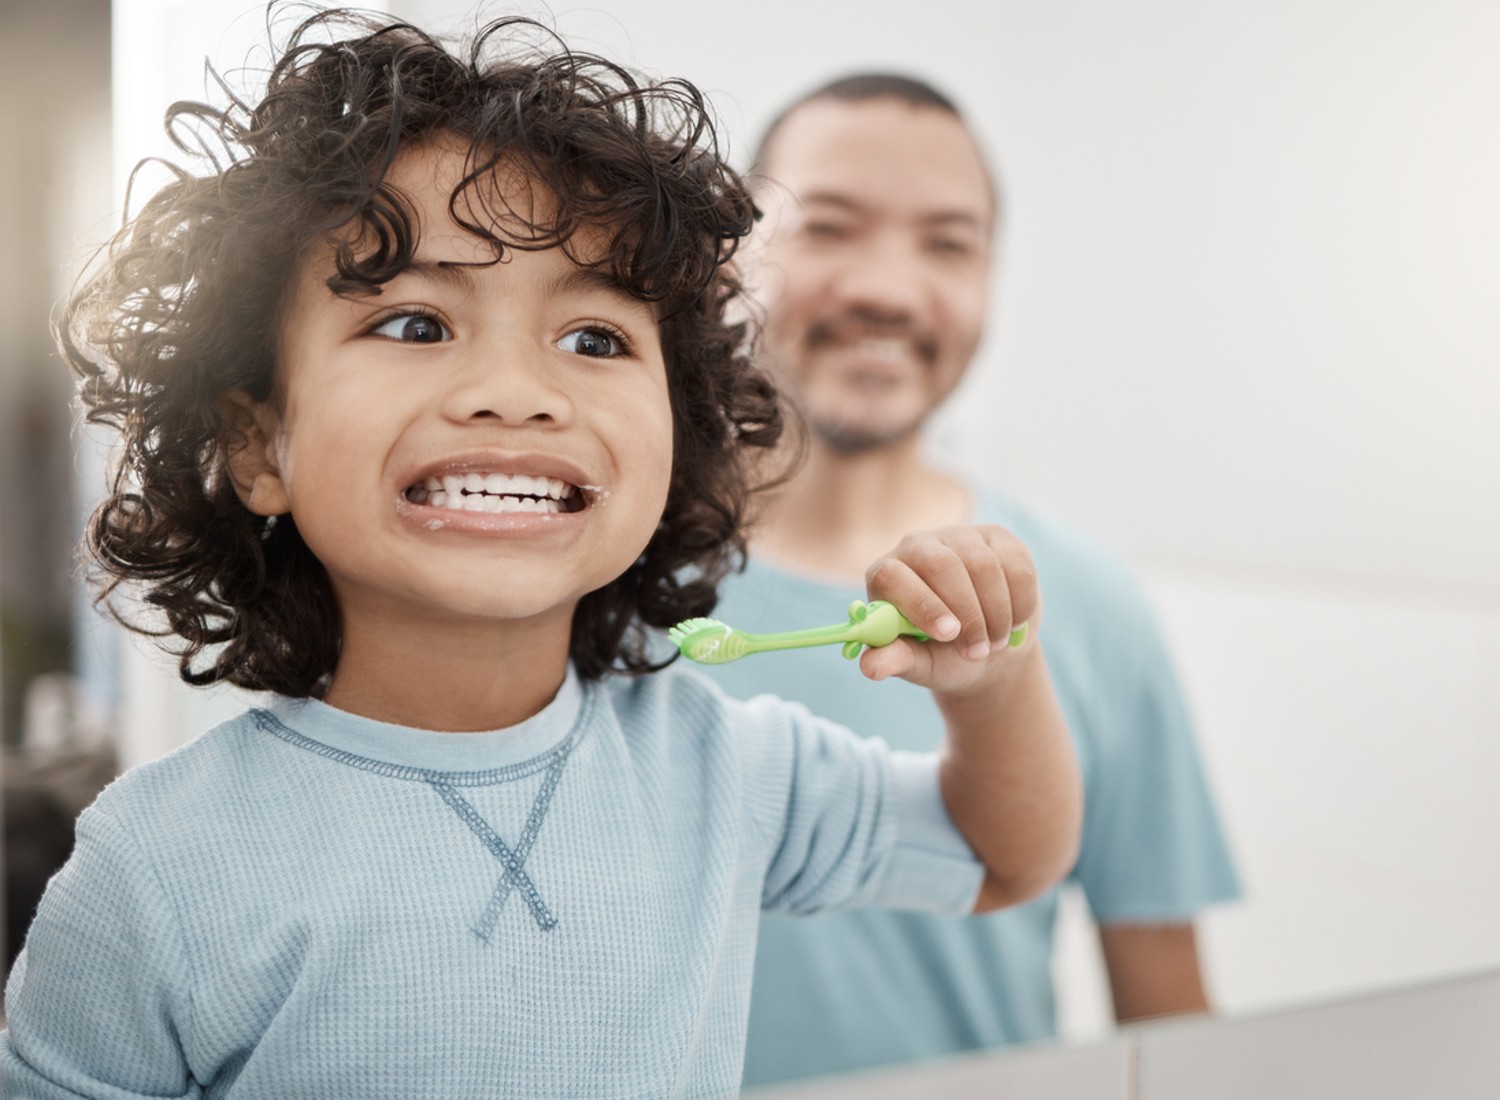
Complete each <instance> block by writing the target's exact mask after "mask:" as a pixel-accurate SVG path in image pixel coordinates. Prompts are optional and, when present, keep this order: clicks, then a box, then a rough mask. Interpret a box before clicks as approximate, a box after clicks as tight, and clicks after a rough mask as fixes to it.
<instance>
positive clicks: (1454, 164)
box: [116, 0, 1500, 1036]
mask: <svg viewBox="0 0 1500 1100" xmlns="http://www.w3.org/2000/svg"><path fill="white" fill-rule="evenodd" d="M116 10H117V30H118V34H119V38H118V42H119V47H118V48H117V51H116V62H117V76H116V80H117V89H118V93H119V98H118V100H117V103H118V105H119V112H120V113H119V115H118V116H117V117H118V118H119V123H118V126H117V131H116V132H117V139H118V140H117V148H118V149H119V155H120V156H121V157H123V158H128V159H133V158H134V157H135V156H138V155H140V153H141V152H142V151H143V149H142V146H143V144H144V138H141V139H140V140H137V139H138V138H140V136H141V135H142V133H143V131H142V130H141V129H140V127H141V125H142V122H141V120H142V119H143V118H144V119H149V118H151V117H152V112H155V113H156V116H155V117H159V112H160V109H161V108H162V107H163V106H165V104H166V103H167V102H168V101H169V100H170V99H172V98H176V97H178V96H181V95H184V94H187V95H195V94H197V93H198V92H199V91H200V90H201V89H202V86H203V81H202V60H201V59H202V55H203V53H204V52H205V51H211V52H213V53H214V56H215V58H216V59H218V60H222V62H223V64H224V65H226V66H229V67H232V66H234V65H235V64H236V63H237V62H238V61H239V60H240V59H242V58H243V57H244V53H245V45H246V44H247V43H248V41H249V40H250V38H253V37H255V35H256V34H258V32H259V28H260V24H261V16H260V14H259V12H260V9H259V8H257V7H255V6H254V5H249V4H246V3H243V2H242V0H232V2H226V0H192V2H191V3H189V2H187V0H117V4H116ZM391 10H394V11H397V12H398V13H401V14H403V15H407V16H409V17H412V18H413V19H415V20H417V21H418V22H422V23H427V24H431V23H434V22H440V23H446V24H448V25H450V26H456V25H461V24H462V23H464V22H465V21H466V20H467V22H468V23H469V25H472V8H471V7H470V6H469V4H468V3H466V2H465V0H392V3H391ZM850 10H851V9H850V8H849V7H848V6H847V5H843V4H839V5H834V4H831V3H830V4H826V5H820V4H809V3H807V2H806V0H801V2H797V3H793V2H791V0H765V2H763V3H761V4H760V5H758V6H757V7H755V8H754V9H753V10H743V9H737V8H730V7H728V6H724V7H706V6H704V5H702V4H695V3H689V2H688V0H611V3H609V4H608V5H607V6H605V5H596V6H593V7H589V8H585V7H582V6H577V7H574V6H570V5H568V4H566V3H559V4H557V5H556V7H555V9H554V11H553V15H552V18H555V21H556V23H557V24H558V26H559V27H560V29H561V30H562V31H563V32H564V33H565V34H567V35H568V36H569V38H570V40H571V41H572V42H573V44H574V45H575V46H578V47H580V48H591V49H596V50H599V51H601V52H604V53H607V54H609V55H611V56H614V57H618V58H620V59H622V60H625V61H627V62H629V63H632V64H634V65H636V66H638V67H644V68H648V69H651V70H654V71H656V72H657V73H660V74H663V75H682V76H687V77H689V78H690V79H693V80H694V81H695V82H697V83H699V84H700V85H701V86H703V87H704V88H705V89H706V90H707V91H708V92H709V93H710V94H711V95H712V97H713V100H714V103H715V105H716V106H717V108H718V110H719V113H720V115H721V119H722V122H723V126H724V130H725V134H726V136H727V138H728V139H729V142H730V146H731V149H732V151H733V152H734V153H735V155H736V156H737V157H738V159H740V160H741V161H743V159H744V156H745V154H746V152H747V150H748V146H749V145H750V143H751V141H752V140H753V136H754V134H755V133H756V132H757V131H758V129H759V127H760V126H761V125H763V124H764V122H765V121H766V120H767V119H768V118H769V117H770V115H771V114H772V113H773V111H774V110H775V109H776V108H777V107H778V106H779V105H780V104H781V103H782V102H783V101H784V100H785V99H786V98H788V97H789V96H791V95H793V94H795V93H796V92H798V91H800V90H802V89H803V88H805V87H807V86H809V85H811V84H813V83H816V82H818V81H820V80H822V79H823V78H825V77H827V76H829V75H832V74H834V73H837V72H841V71H845V70H848V69H851V68H855V67H870V66H885V67H900V68H904V69H907V70H909V71H914V72H916V73H918V74H921V75H925V76H927V77H929V78H932V79H934V80H936V81H938V82H939V83H940V84H941V85H943V86H944V87H946V88H947V89H949V90H950V91H951V92H952V93H953V94H954V95H955V97H956V98H957V99H958V100H959V101H961V102H962V103H963V104H965V105H966V107H967V109H968V111H969V113H970V115H971V116H972V119H973V122H974V124H975V126H976V128H977V129H978V131H979V132H980V134H981V136H982V137H983V139H984V141H985V143H986V144H987V146H988V147H989V148H990V149H991V151H992V152H993V153H994V154H995V156H996V158H997V160H998V161H999V163H1000V165H1001V169H1002V175H1003V178H1004V183H1005V194H1006V206H1007V213H1006V226H1005V235H1004V262H1003V273H1002V278H1001V279H1000V281H999V283H998V286H997V288H996V301H995V308H996V313H995V317H996V321H995V326H994V329H993V331H992V333H991V335H990V338H989V340H988V342H987V344H986V347H985V349H984V351H983V355H982V361H981V363H980V364H979V365H978V366H977V367H976V369H975V371H974V372H973V374H972V376H971V379H970V381H969V382H968V383H967V385H966V387H965V389H964V391H963V399H962V400H961V401H958V402H955V403H954V404H953V407H952V408H951V409H950V411H949V412H948V413H947V414H946V415H945V416H944V417H943V419H942V422H941V425H940V427H939V430H938V431H937V432H936V433H935V437H934V446H935V447H936V448H937V449H938V450H939V452H940V453H941V454H943V455H944V456H946V457H947V458H948V459H950V460H951V461H953V462H954V463H955V464H958V465H960V466H963V467H966V468H969V469H973V470H976V471H979V472H982V473H983V474H984V475H985V476H987V477H989V478H991V479H992V480H994V481H997V482H999V483H1000V484H1002V485H1004V486H1006V487H1007V488H1009V489H1011V490H1013V491H1015V492H1016V493H1018V494H1020V495H1022V496H1024V497H1027V498H1029V499H1031V500H1032V501H1033V502H1035V503H1037V504H1040V505H1044V506H1047V507H1049V508H1052V509H1054V510H1056V511H1058V512H1061V513H1063V514H1065V515H1068V516H1070V517H1071V518H1072V519H1073V520H1075V521H1077V522H1079V523H1081V524H1083V525H1084V526H1086V527H1090V528H1092V529H1094V530H1095V531H1097V532H1098V533H1100V534H1101V535H1103V536H1104V537H1105V538H1107V539H1108V540H1109V541H1111V542H1113V543H1114V544H1115V545H1116V546H1118V547H1119V548H1120V549H1121V550H1122V551H1124V552H1125V553H1126V554H1127V555H1128V556H1130V557H1131V558H1132V560H1133V561H1134V562H1135V563H1136V564H1137V566H1138V567H1139V568H1140V570H1141V572H1142V575H1143V577H1144V578H1145V580H1146V582H1147V584H1148V587H1149V589H1150V591H1151V593H1152V595H1153V596H1154V598H1155V600H1156V602H1157V605H1158V607H1159V609H1160V612H1161V615H1162V619H1163V622H1164V625H1165V627H1166V629H1167V632H1168V634H1169V636H1170V637H1171V639H1172V641H1173V642H1174V645H1175V650H1176V653H1177V655H1178V659H1179V662H1180V664H1181V668H1182V672H1183V677H1184V682H1185V684H1186V686H1187V690H1188V692H1189V695H1190V697H1191V701H1192V704H1193V707H1194V709H1195V712H1196V713H1197V715H1198V717H1199V719H1200V722H1201V726H1202V743H1203V748H1204V752H1205V756H1206V759H1207V763H1208V766H1209V770H1210V773H1211V775H1212V777H1213V779H1214V782H1215V785H1216V787H1217V789H1218V790H1219V792H1220V794H1221V797H1222V801H1223V806H1224V810H1225V814H1226V817H1227V819H1228V822H1229V826H1230V829H1231V832H1232V835H1233V840H1234V844H1235V848H1236V850H1237V852H1238V854H1239V857H1240V860H1241V862H1242V866H1243V870H1244V875H1245V879H1246V885H1247V889H1248V895H1247V898H1246V900H1245V902H1244V903H1243V904H1241V905H1239V906H1236V907H1233V908H1230V909H1226V910H1224V911H1222V912H1218V913H1215V914H1213V915H1211V916H1210V917H1209V919H1208V920H1207V921H1206V922H1205V926H1204V940H1205V949H1206V953H1207V960H1208V965H1209V977H1210V981H1211V984H1212V986H1213V989H1214V992H1215V993H1216V995H1217V998H1218V1000H1219V1003H1220V1005H1221V1006H1222V1007H1223V1008H1224V1010H1225V1011H1226V1012H1228V1013H1229V1014H1231V1015H1234V1014H1236V1013H1243V1012H1247V1011H1255V1010H1259V1009H1262V1008H1264V1007H1266V1006H1271V1005H1276V1004H1283V1003H1287V1002H1295V1001H1304V1000H1307V999H1309V998H1320V997H1326V996H1330V995H1334V994H1338V993H1343V992H1349V991H1355V990H1368V989H1372V988H1376V987H1380V986H1383V985H1387V984H1390V983H1394V982H1401V981H1406V980H1409V979H1412V978H1414V977H1418V976H1423V975H1438V974H1452V973H1455V972H1459V971H1465V970H1470V969H1475V968H1478V967H1481V966H1485V965H1493V964H1496V963H1500V934H1497V933H1495V932H1494V931H1493V930H1494V929H1496V928H1500V922H1497V920H1496V917H1497V915H1500V889H1497V888H1496V886H1495V883H1494V878H1493V876H1492V875H1490V874H1489V868H1490V867H1491V866H1492V865H1493V862H1494V860H1493V853H1494V851H1495V841H1496V839H1497V825H1500V822H1497V820H1496V810H1495V809H1494V808H1493V807H1494V806H1495V805H1496V804H1500V800H1496V799H1494V798H1493V796H1492V794H1491V792H1493V791H1494V790H1495V781H1496V780H1497V779H1500V759H1497V752H1500V750H1497V748H1496V745H1497V744H1500V738H1497V737H1496V734H1497V733H1500V698H1497V689H1496V688H1495V687H1494V678H1493V676H1492V675H1490V674H1489V671H1488V670H1489V669H1491V668H1493V667H1495V661H1496V657H1497V656H1500V652H1497V651H1500V509H1497V508H1496V505H1495V501H1496V499H1497V497H1500V444H1497V441H1496V433H1495V432H1494V431H1493V430H1492V429H1491V422H1492V421H1493V419H1494V417H1495V412H1496V409H1497V408H1500V370H1497V368H1500V321H1497V320H1496V318H1497V317H1500V310H1497V309H1496V308H1495V307H1494V303H1495V302H1496V301H1500V204H1497V203H1495V202H1494V201H1493V198H1492V196H1494V195H1496V194H1500V142H1497V141H1496V140H1495V138H1494V120H1495V119H1496V118H1497V117H1500V6H1497V5H1495V4H1493V3H1492V2H1490V0H1444V2H1439V3H1435V4H1424V3H1418V2H1417V0H1371V2H1369V3H1365V4H1361V5H1358V6H1354V5H1348V4H1335V3H1330V2H1321V0H1320V2H1314V3H1306V2H1293V0H1266V2H1262V3H1259V4H1256V5H1243V4H1230V3H1224V2H1217V3H1208V4H1204V3H1195V2H1192V0H1148V2H1145V3H1138V4H1132V5H1116V4H1110V3H1107V2H1105V0H1062V2H1058V3H1053V4H1028V3H1021V2H1018V0H992V2H991V3H986V4H982V5H981V4H979V3H977V2H975V3H969V2H959V0H934V2H932V3H929V4H925V5H920V6H918V7H916V8H914V7H913V6H912V5H909V4H904V3H895V2H891V0H877V2H871V3H866V4H864V5H861V6H860V7H859V9H858V16H857V18H851V17H850V14H849V13H850ZM485 11H486V13H488V14H505V13H510V12H515V11H521V12H529V13H532V14H537V13H542V14H545V11H544V9H541V8H540V7H539V6H538V5H535V4H529V5H511V4H504V5H502V4H491V5H489V6H487V7H486V8H485ZM247 13H248V14H247ZM226 27H228V28H231V30H229V31H225V30H224V29H223V28H226ZM234 28H239V29H238V30H235V29H234ZM242 31H245V32H248V34H249V37H248V38H247V37H245V36H243V35H242V34H241V32H242ZM132 662H133V663H132V665H131V668H132V669H133V670H134V671H133V672H132V676H133V679H132V681H131V682H132V684H133V687H132V689H131V690H132V693H133V695H132V698H133V700H134V701H133V703H132V704H131V706H130V709H129V710H128V711H127V722H126V725H125V727H124V736H125V738H126V742H127V747H126V759H127V760H131V761H133V760H137V759H140V758H142V757H145V756H149V755H153V754H155V753H156V752H159V751H161V750H162V749H163V748H164V747H166V746H168V745H170V744H174V743H177V742H178V741H180V740H181V739H183V738H185V737H187V736H189V735H190V734H191V733H193V732H196V731H197V730H198V729H201V728H202V726H203V725H204V724H205V723H206V722H207V721H208V720H210V718H211V717H212V716H213V715H214V714H216V713H219V712H222V711H228V710H232V709H233V708H234V707H236V706H238V705H239V702H238V700H237V699H235V698H234V697H233V696H232V695H230V696H225V697H221V698H220V699H218V700H212V699H210V700H207V701H205V700H204V699H203V697H201V696H188V695H186V693H184V692H182V691H181V690H180V689H177V688H175V687H172V686H169V681H168V680H167V679H164V678H162V677H160V676H158V675H157V674H155V673H152V672H148V669H149V667H150V666H149V663H142V662H139V661H135V660H134V659H132ZM1069 914H1070V915H1069V918H1068V919H1069V924H1068V926H1067V928H1066V929H1065V932H1064V944H1065V947H1066V950H1065V951H1064V954H1063V957H1062V958H1060V959H1059V961H1058V973H1059V975H1060V978H1061V980H1062V985H1063V989H1062V993H1063V997H1064V1009H1063V1011H1064V1024H1065V1028H1066V1031H1067V1033H1068V1034H1070V1035H1074V1036H1085V1035H1093V1034H1097V1033H1098V1031H1099V1029H1100V1028H1102V1027H1103V1026H1104V1024H1105V1022H1106V1019H1107V999H1106V998H1105V997H1104V996H1103V995H1102V990H1101V987H1100V985H1099V977H1098V968H1097V963H1096V961H1095V959H1094V958H1093V956H1092V954H1091V952H1092V946H1091V943H1090V940H1089V936H1088V933H1087V931H1086V930H1085V929H1084V927H1083V925H1082V924H1081V923H1080V922H1079V920H1078V917H1077V912H1076V907H1074V908H1070V910H1069Z"/></svg>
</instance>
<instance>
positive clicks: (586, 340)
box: [557, 328, 625, 357]
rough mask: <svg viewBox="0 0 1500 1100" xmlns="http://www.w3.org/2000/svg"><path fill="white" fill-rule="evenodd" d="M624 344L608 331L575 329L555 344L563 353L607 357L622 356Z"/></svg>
mask: <svg viewBox="0 0 1500 1100" xmlns="http://www.w3.org/2000/svg"><path fill="white" fill-rule="evenodd" d="M624 345H625V342H624V341H623V340H622V339H621V338H620V337H619V336H616V335H615V334H614V333H613V332H610V331H609V330H608V329H602V328H577V329H574V330H573V331H572V332H570V333H568V334H567V335H566V336H564V337H563V338H562V339H561V340H559V341H558V342H557V346H558V347H559V348H561V349H562V350H563V351H568V352H572V353H573V354H574V355H592V356H600V357H608V356H613V355H623V354H624V352H625V346H624Z"/></svg>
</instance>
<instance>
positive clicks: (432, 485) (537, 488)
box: [422, 473, 573, 500]
mask: <svg viewBox="0 0 1500 1100" xmlns="http://www.w3.org/2000/svg"><path fill="white" fill-rule="evenodd" d="M422 487H423V488H424V489H426V490H427V491H428V492H429V493H436V492H443V493H447V494H448V495H449V496H450V497H451V496H454V495H457V494H461V493H490V494H492V495H494V496H526V497H550V498H552V499H553V500H567V499H568V498H569V497H570V496H572V495H573V486H572V485H569V484H568V483H567V482H566V481H563V480H562V479H561V478H555V477H533V476H531V475H530V474H479V473H468V474H444V475H443V476H442V477H429V478H428V479H427V480H426V481H424V482H423V483H422Z"/></svg>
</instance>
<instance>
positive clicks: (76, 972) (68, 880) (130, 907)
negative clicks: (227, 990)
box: [0, 807, 201, 1100]
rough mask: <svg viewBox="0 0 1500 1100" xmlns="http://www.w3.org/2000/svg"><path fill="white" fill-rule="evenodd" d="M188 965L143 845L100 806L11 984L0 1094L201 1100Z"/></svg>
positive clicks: (1, 1044)
mask: <svg viewBox="0 0 1500 1100" xmlns="http://www.w3.org/2000/svg"><path fill="white" fill-rule="evenodd" d="M187 967H188V962H187V958H186V951H185V950H184V946H183V941H182V937H181V934H180V931H179V929H178V926H177V924H176V921H175V920H174V919H173V914H172V911H171V907H170V905H169V903H168V901H167V899H166V898H165V896H164V894H163V892H162V891H161V889H160V887H159V883H158V880H157V878H156V874H155V871H154V869H153V868H152V866H151V865H150V863H149V861H148V860H147V859H146V857H145V855H144V854H143V853H142V851H141V849H140V847H139V846H138V845H137V844H136V843H135V841H134V840H133V839H132V838H131V837H130V836H129V834H128V833H127V832H126V831H125V830H124V829H123V828H122V827H121V826H120V825H119V824H118V823H117V822H116V821H115V820H114V819H113V818H112V817H110V816H109V815H108V814H107V813H105V812H102V811H100V810H99V809H98V808H97V807H96V808H94V809H91V810H88V811H85V812H84V814H83V815H82V816H81V817H80V818H79V822H78V829H77V842H76V845H75V848H74V853H73V856H72V857H71V859H69V861H68V863H67V864H66V866H64V868H63V869H62V870H61V871H60V872H58V874H57V876H56V877H55V878H54V879H53V880H52V882H51V883H50V884H49V886H48V888H47V892H46V893H45V895H44V896H43V898H42V901H41V904H40V905H39V906H38V907H37V913H36V917H35V919H34V921H33V922H32V925H31V929H30V932H29V934H28V936H27V940H26V947H25V949H24V950H23V951H22V953H21V955H20V957H19V959H18V960H17V962H16V965H15V967H14V968H13V969H12V971H11V975H10V979H9V981H8V982H7V984H6V995H5V1005H6V1015H7V1022H8V1029H7V1030H6V1032H5V1033H4V1034H3V1035H0V1097H4V1098H5V1100H20V1098H22V1097H26V1098H28V1100H30V1098H37V1100H43V1098H52V1097H58V1098H61V1097H68V1098H70V1100H76V1098H78V1097H106V1096H107V1097H111V1098H120V1100H123V1098H127V1097H133V1096H142V1097H146V1096H150V1097H157V1098H160V1097H190V1096H198V1095H200V1091H201V1090H200V1089H199V1088H198V1086H197V1085H196V1084H195V1083H194V1082H193V1080H192V1077H191V1074H190V1073H189V1071H188V1066H187V1061H186V1058H185V1057H184V1055H183V1052H182V1048H181V1045H180V1029H181V1028H182V1026H183V1021H184V1020H185V1018H186V1014H187V1012H188V1011H189V1008H190V996H189V994H188V989H189V983H188V974H187Z"/></svg>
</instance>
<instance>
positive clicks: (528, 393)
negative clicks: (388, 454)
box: [446, 343, 574, 426]
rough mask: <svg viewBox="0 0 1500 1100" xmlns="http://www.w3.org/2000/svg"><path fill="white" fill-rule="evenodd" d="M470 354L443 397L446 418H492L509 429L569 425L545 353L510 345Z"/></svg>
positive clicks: (563, 395)
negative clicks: (510, 427)
mask: <svg viewBox="0 0 1500 1100" xmlns="http://www.w3.org/2000/svg"><path fill="white" fill-rule="evenodd" d="M475 352H476V354H475V355H474V356H473V357H472V359H471V361H470V362H469V363H468V364H467V365H466V367H465V368H464V369H463V371H462V374H461V375H460V377H459V378H457V379H456V380H455V383H454V385H453V387H452V389H451V390H450V392H449V395H448V398H447V402H446V406H447V407H446V411H447V413H448V415H449V416H450V417H452V418H454V419H456V420H462V421H471V420H489V419H493V420H498V421H500V422H502V423H505V424H509V425H513V426H519V425H521V424H533V425H547V424H564V423H567V422H569V421H571V420H572V418H573V411H574V405H573V398H572V395H571V394H570V393H569V392H568V391H567V389H566V388H564V386H563V385H561V381H560V378H559V377H558V373H557V372H556V370H555V369H553V365H552V364H549V362H548V358H549V357H548V355H547V354H546V353H545V351H542V350H537V349H524V348H518V347H516V346H515V345H514V344H513V343H512V344H510V345H509V346H507V347H503V348H499V347H491V348H488V349H484V348H476V349H475Z"/></svg>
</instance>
